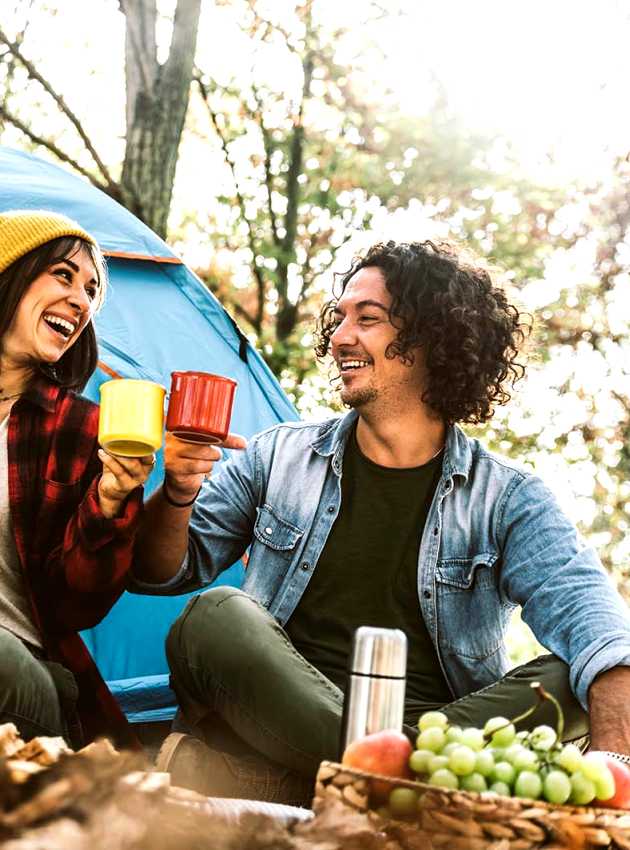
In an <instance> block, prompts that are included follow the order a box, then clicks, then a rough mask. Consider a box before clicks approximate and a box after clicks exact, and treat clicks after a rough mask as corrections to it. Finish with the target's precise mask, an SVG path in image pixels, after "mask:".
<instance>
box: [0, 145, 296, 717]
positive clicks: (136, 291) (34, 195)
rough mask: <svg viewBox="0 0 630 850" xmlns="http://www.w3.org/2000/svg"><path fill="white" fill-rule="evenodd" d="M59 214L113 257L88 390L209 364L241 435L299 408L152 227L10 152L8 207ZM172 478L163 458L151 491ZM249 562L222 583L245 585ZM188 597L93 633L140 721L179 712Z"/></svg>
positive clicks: (104, 669)
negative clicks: (181, 626)
mask: <svg viewBox="0 0 630 850" xmlns="http://www.w3.org/2000/svg"><path fill="white" fill-rule="evenodd" d="M9 209H50V210H55V211H57V212H62V213H65V214H66V215H68V216H70V217H71V218H73V219H75V220H76V221H78V222H79V223H80V224H81V225H82V226H83V227H84V228H85V229H86V230H88V231H89V232H90V233H92V234H93V235H94V236H95V238H96V239H97V240H98V242H99V244H100V246H101V248H102V249H103V251H104V253H105V254H106V255H107V256H108V267H109V275H110V289H109V293H108V296H107V300H106V303H105V306H104V307H103V309H102V311H101V312H100V313H99V315H98V317H97V319H96V331H97V336H98V341H99V354H100V362H99V368H98V370H97V371H96V373H95V374H94V376H93V377H92V379H91V380H90V382H89V384H88V386H87V388H86V391H85V393H86V395H87V396H88V397H90V398H92V399H94V400H95V401H98V396H99V393H98V388H99V386H100V384H101V383H103V381H106V380H109V379H110V378H111V377H117V376H119V377H125V378H147V379H149V380H152V381H157V382H159V383H161V384H163V385H164V386H166V387H167V388H168V386H169V385H170V373H171V372H172V371H174V370H179V369H200V370H204V371H207V372H215V373H218V374H222V375H227V376H229V377H230V378H234V379H235V380H236V381H238V389H237V393H236V399H235V407H234V414H233V417H232V425H231V429H232V430H233V431H236V432H237V433H240V434H243V435H245V436H250V435H251V434H253V433H255V432H256V431H260V430H262V429H263V428H266V427H268V426H269V425H273V424H275V423H276V422H280V421H286V420H289V419H296V418H297V416H296V413H295V410H294V408H293V407H292V406H291V404H290V402H289V401H288V399H287V398H286V396H285V395H284V393H283V392H282V390H281V388H280V386H279V385H278V382H277V381H276V379H275V378H274V376H273V375H272V373H271V372H270V371H269V369H268V367H267V366H266V364H265V363H264V361H263V360H262V358H261V357H260V355H259V354H258V353H257V352H256V351H255V350H254V349H253V348H252V347H251V345H249V343H248V342H247V340H246V339H245V338H244V336H243V335H242V333H241V332H240V330H239V329H238V327H237V326H236V325H235V324H234V322H233V321H232V319H231V318H230V316H229V315H228V314H227V313H226V311H225V310H224V309H223V307H222V306H221V304H220V303H219V302H218V301H217V299H216V298H215V297H214V296H213V295H212V294H211V293H210V292H209V291H208V289H206V287H205V286H204V285H203V284H202V283H201V281H200V280H199V279H198V278H197V277H196V276H195V275H194V274H193V272H192V271H191V270H190V269H188V268H187V267H186V266H185V265H184V264H183V263H182V261H181V260H180V259H179V258H178V257H177V256H176V255H175V254H174V253H173V251H172V250H171V249H170V248H169V247H168V245H167V244H166V243H165V242H163V241H162V240H161V239H160V238H159V237H158V236H156V235H155V234H154V233H153V232H152V231H151V230H150V229H149V228H148V227H146V225H144V224H142V222H140V221H139V220H138V219H137V218H135V216H133V215H132V214H131V213H130V212H128V211H127V210H126V209H124V207H121V206H120V205H119V204H117V203H116V202H115V201H113V200H112V199H111V198H109V197H108V196H107V195H105V194H104V193H103V192H100V191H99V190H98V189H96V188H95V187H94V186H92V185H91V184H89V183H87V182H86V181H84V180H82V179H81V178H79V177H77V176H76V175H75V174H72V173H70V172H68V171H66V170H64V169H62V168H59V167H58V166H55V165H52V164H50V163H49V162H46V161H44V160H42V159H40V158H38V157H36V156H33V155H31V154H27V153H23V152H21V151H15V150H9V149H7V148H0V210H1V211H5V210H9ZM161 477H162V464H161V457H160V456H158V462H157V464H156V470H155V472H154V473H153V474H152V476H151V478H150V479H149V482H148V485H147V488H146V490H147V492H148V493H150V492H151V490H152V489H153V488H155V487H156V486H157V485H158V484H159V482H160V480H161ZM241 579H242V567H241V565H234V566H233V567H231V568H230V570H229V571H228V572H227V573H226V574H224V576H223V577H222V581H223V583H226V582H229V583H232V584H238V583H240V581H241ZM185 602H186V597H148V596H137V595H132V594H125V595H124V596H123V597H122V599H120V601H119V602H118V603H117V604H116V606H115V607H114V608H113V609H112V611H111V612H110V614H109V615H108V616H107V618H106V619H105V620H104V621H103V622H102V623H101V624H99V625H98V626H97V627H96V628H94V629H91V630H90V631H89V632H86V633H85V634H84V639H85V641H86V643H87V645H88V647H89V649H90V651H91V652H92V655H93V656H94V658H95V660H96V662H97V664H98V666H99V668H100V670H101V673H102V675H103V676H104V678H105V679H106V680H107V682H108V684H109V686H110V688H111V690H112V691H113V692H114V694H115V695H116V696H117V698H118V699H119V701H120V703H121V705H122V706H123V709H124V710H125V711H126V713H127V716H128V717H129V719H130V720H131V721H132V722H140V721H154V720H164V719H168V718H169V717H171V716H172V715H173V713H174V703H173V695H172V693H171V692H170V691H169V689H168V681H167V679H168V677H167V670H168V668H167V664H166V659H165V657H164V649H163V647H164V638H165V636H166V633H167V630H168V627H169V625H170V623H171V622H172V621H173V620H174V619H175V617H176V616H177V615H178V613H179V612H180V610H181V609H182V607H183V606H184V604H185Z"/></svg>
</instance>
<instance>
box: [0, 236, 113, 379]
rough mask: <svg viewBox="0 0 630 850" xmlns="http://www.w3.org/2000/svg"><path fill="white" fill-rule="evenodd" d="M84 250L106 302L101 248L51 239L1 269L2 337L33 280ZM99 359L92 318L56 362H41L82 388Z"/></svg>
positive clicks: (79, 241)
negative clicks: (93, 268)
mask: <svg viewBox="0 0 630 850" xmlns="http://www.w3.org/2000/svg"><path fill="white" fill-rule="evenodd" d="M81 250H85V251H86V252H87V253H88V254H89V256H90V258H91V260H92V262H93V263H94V267H95V269H96V274H97V278H98V290H99V292H98V295H97V299H98V305H97V306H100V305H101V304H102V301H103V297H104V292H105V286H106V281H107V276H106V271H105V264H104V262H103V257H102V255H101V252H100V251H99V250H98V248H95V246H94V245H92V244H91V243H90V242H87V241H85V240H84V239H80V238H78V237H76V236H60V237H58V238H57V239H51V240H50V242H46V243H45V244H44V245H41V246H40V247H39V248H34V249H33V250H32V251H29V252H28V254H24V256H23V257H20V258H19V259H17V260H16V261H15V262H14V263H12V264H11V265H10V266H9V268H8V269H5V270H4V271H3V272H0V340H1V339H2V338H3V337H4V335H5V334H6V332H7V330H8V329H9V327H10V326H11V322H12V321H13V317H14V315H15V312H16V310H17V308H18V304H19V303H20V301H21V299H22V296H23V295H24V294H25V292H26V290H27V289H28V288H29V286H30V285H31V283H32V282H33V281H34V280H35V279H36V278H38V277H39V276H40V274H42V273H43V272H45V271H46V269H49V268H50V267H51V266H53V265H55V263H58V262H60V260H65V259H69V258H70V257H73V256H74V255H75V254H77V253H78V252H79V251H81ZM97 362H98V353H97V344H96V334H95V332H94V325H93V323H92V322H89V324H88V325H87V326H86V327H85V328H84V330H83V332H82V333H81V335H80V336H79V338H78V339H77V341H76V342H75V343H74V345H73V346H72V347H71V348H69V349H68V350H67V351H66V352H65V353H64V355H63V356H62V357H61V358H60V359H59V360H58V361H57V362H56V363H54V364H49V363H40V364H39V365H38V368H39V371H40V372H42V373H43V374H44V375H45V376H46V377H47V378H49V379H50V380H52V381H55V382H56V383H57V384H60V385H61V386H62V387H67V388H68V389H72V390H76V391H77V392H80V391H81V390H82V389H83V387H84V386H85V385H86V383H87V382H88V380H89V378H90V375H91V374H92V372H93V371H94V370H95V369H96V364H97Z"/></svg>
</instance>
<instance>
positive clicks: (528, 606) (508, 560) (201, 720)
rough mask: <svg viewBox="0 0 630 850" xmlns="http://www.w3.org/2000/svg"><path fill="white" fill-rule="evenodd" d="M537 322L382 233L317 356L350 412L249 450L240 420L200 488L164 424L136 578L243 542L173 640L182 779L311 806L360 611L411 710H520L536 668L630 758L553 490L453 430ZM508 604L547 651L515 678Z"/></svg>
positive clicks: (172, 764)
mask: <svg viewBox="0 0 630 850" xmlns="http://www.w3.org/2000/svg"><path fill="white" fill-rule="evenodd" d="M524 331H525V326H524V324H523V323H522V322H521V317H520V316H519V313H518V311H517V310H516V308H515V307H513V306H512V305H510V304H509V303H508V301H507V299H506V296H505V294H504V292H503V291H502V290H501V289H500V288H499V287H498V286H496V285H495V284H494V283H493V281H492V280H491V278H490V276H489V274H488V273H487V272H486V271H485V270H484V269H483V268H481V267H480V266H479V265H475V264H471V263H469V262H467V261H466V259H465V258H464V257H463V256H462V255H460V254H459V253H458V252H457V251H456V250H455V249H454V248H453V247H451V246H449V245H435V244H433V243H431V242H424V243H411V244H396V243H393V242H389V243H387V244H379V245H376V246H374V247H373V248H372V249H370V251H368V252H367V254H366V256H365V257H363V258H362V259H359V260H358V261H356V262H355V264H354V265H353V267H352V268H351V269H350V271H349V272H348V273H347V274H346V275H345V276H344V277H343V279H342V291H341V294H340V297H339V298H338V299H336V300H334V301H333V302H332V303H330V304H329V305H327V306H326V308H325V309H324V311H323V314H322V317H321V320H320V338H319V345H318V351H317V353H318V354H319V355H320V356H321V355H325V354H327V353H331V354H332V356H333V358H334V361H335V363H336V366H337V368H338V370H339V374H340V381H341V399H342V401H343V402H344V404H346V405H347V406H349V407H350V408H352V410H351V412H350V413H348V414H347V415H346V416H345V417H344V418H339V419H332V420H329V421H326V422H323V423H319V424H310V423H289V424H284V425H279V426H276V427H274V428H271V429H269V430H268V431H265V432H263V433H262V434H259V435H257V436H256V437H254V438H253V439H252V440H251V441H250V442H249V445H247V447H246V448H245V443H244V441H243V440H241V439H240V438H238V437H235V436H230V437H229V438H228V441H227V442H226V446H227V447H228V448H232V449H244V451H237V452H234V454H233V455H232V456H231V458H230V459H229V460H228V461H227V462H226V463H224V464H222V466H221V467H220V470H219V471H218V473H217V474H216V476H214V477H213V478H212V479H211V480H210V481H209V482H206V483H202V482H203V479H204V476H205V475H207V474H208V473H209V472H210V470H211V468H212V465H213V463H214V462H215V461H216V460H217V459H218V458H219V456H220V453H219V450H218V449H216V448H214V447H201V448H200V447H196V446H191V445H189V444H185V443H180V442H179V441H177V440H176V439H174V438H171V437H169V436H168V435H167V442H166V448H165V464H166V480H165V483H164V486H163V488H162V490H161V491H159V492H158V493H157V494H155V495H154V497H153V498H152V499H151V501H150V502H149V504H148V507H147V512H146V516H145V520H144V528H143V532H142V534H141V536H140V540H139V546H138V557H137V567H136V576H137V578H138V579H139V580H141V582H144V584H141V587H142V588H144V589H145V590H148V591H150V592H156V593H165V592H168V593H177V592H183V591H185V590H190V589H192V588H193V587H199V586H203V585H205V584H208V583H209V582H211V581H213V580H214V579H215V578H216V577H217V576H218V575H219V574H220V573H221V571H222V570H223V569H225V568H226V567H228V566H229V565H230V564H232V563H233V562H234V561H236V560H237V559H238V558H239V557H240V556H241V555H242V554H243V553H244V552H245V550H246V549H247V547H250V552H249V562H248V567H247V572H246V578H245V583H244V586H243V591H238V590H235V589H233V588H216V589H212V590H210V591H207V592H206V593H203V594H201V595H200V596H197V597H196V598H194V599H193V600H192V601H191V602H190V603H189V604H188V606H187V608H186V610H185V611H184V612H183V614H182V615H181V617H180V618H179V620H178V621H177V622H176V623H175V624H174V626H173V628H172V630H171V633H170V635H169V638H168V641H167V654H168V658H169V663H170V666H171V672H172V677H171V679H172V684H173V688H174V690H175V692H176V693H177V696H178V698H179V702H180V706H181V708H182V712H183V715H184V718H185V720H186V722H187V724H188V725H187V728H188V729H189V731H192V732H193V735H194V736H195V737H191V736H186V735H182V734H179V735H175V736H173V735H171V736H169V738H168V739H167V742H166V743H165V746H164V747H163V751H162V755H161V758H160V763H161V766H162V767H163V768H164V767H168V768H169V769H171V770H172V772H173V778H174V781H178V782H186V783H187V784H191V785H194V786H196V787H197V788H198V789H200V790H204V791H205V792H206V793H209V794H225V795H226V796H239V797H248V796H252V797H258V798H259V799H268V800H275V801H280V802H304V801H308V798H309V794H310V791H311V789H312V782H313V778H314V775H315V772H316V769H317V765H318V763H319V762H320V760H322V759H323V758H329V759H334V758H336V757H337V756H338V746H339V730H340V719H341V711H342V702H343V687H344V685H345V666H346V661H347V657H348V653H349V649H350V643H351V639H352V635H353V633H354V630H355V628H356V627H357V626H360V625H373V626H384V627H398V628H402V629H403V630H404V631H405V632H406V634H407V637H408V640H409V663H408V676H407V698H406V711H405V722H406V724H408V725H410V726H411V725H413V724H415V723H417V718H418V715H419V714H420V713H421V712H422V711H423V710H427V709H430V708H436V707H439V706H445V709H444V710H445V711H446V713H447V714H448V716H449V718H450V720H451V721H452V722H454V723H460V724H463V725H475V726H481V725H483V723H484V722H485V720H486V719H488V717H491V716H495V715H504V716H508V717H510V716H514V715H516V714H518V713H520V711H521V710H522V709H523V708H524V707H525V706H528V705H530V704H531V701H532V696H531V691H530V689H529V688H528V687H527V684H528V682H530V681H533V680H541V681H542V682H543V684H545V686H546V687H547V689H548V690H549V691H551V692H552V693H554V694H555V695H556V696H557V697H558V698H560V699H561V700H562V702H563V703H564V705H565V708H566V711H567V724H566V729H567V732H566V737H567V738H573V739H575V738H578V737H580V736H583V735H584V734H586V733H587V732H588V729H589V721H590V735H591V742H592V745H593V746H595V747H596V748H598V749H606V750H617V751H621V752H630V713H629V712H628V710H627V708H626V706H627V705H630V669H629V668H628V667H627V666H626V665H628V664H630V618H629V615H628V612H627V610H626V607H625V605H624V603H623V601H622V600H621V599H620V597H619V596H618V595H617V593H616V591H615V590H614V588H613V587H612V585H611V583H610V581H609V579H608V577H607V575H606V573H605V572H604V570H603V569H602V567H601V566H600V564H599V562H598V560H597V556H596V555H595V553H594V552H593V551H592V550H591V549H588V548H587V547H585V546H584V544H583V543H582V542H581V541H580V539H579V538H578V535H577V532H576V530H575V528H574V526H573V525H572V523H571V522H570V521H569V520H568V519H567V518H566V517H565V516H564V515H563V514H562V512H561V511H560V509H559V507H558V505H557V504H556V502H555V500H554V498H553V496H552V495H551V493H550V492H549V491H548V490H547V489H546V488H545V487H544V485H543V484H542V482H541V481H540V480H539V479H537V478H536V477H535V476H533V475H530V474H529V473H526V472H523V471H521V470H520V469H518V468H517V467H516V466H515V465H513V464H512V463H511V462H510V461H508V460H505V459H502V458H499V457H496V456H494V455H492V454H490V453H489V452H487V451H486V450H485V449H484V448H483V446H482V445H481V444H480V443H479V442H478V441H477V440H474V439H470V438H468V437H467V436H465V434H464V433H463V431H462V430H461V429H460V428H459V427H458V426H457V425H456V424H455V423H457V422H469V423H475V422H483V421H486V420H487V419H489V418H490V417H491V415H492V413H493V408H494V406H495V405H496V404H502V403H504V402H505V401H507V400H508V399H509V394H508V391H507V389H508V386H509V384H510V383H512V382H513V381H514V380H515V379H516V378H518V377H520V376H521V375H522V373H523V367H522V366H521V365H520V364H519V362H518V360H517V357H518V347H519V344H520V343H521V341H522V340H523V338H524ZM200 488H201V490H200ZM199 491H200V492H199ZM515 605H521V606H522V608H523V617H524V619H525V621H526V622H527V623H529V625H530V626H531V627H532V629H533V630H534V633H535V634H536V636H537V637H538V639H539V640H540V641H541V643H542V644H543V645H544V646H546V647H547V648H548V649H549V650H550V652H551V653H553V655H547V656H543V657H542V658H541V659H537V660H535V661H534V662H532V663H531V664H529V665H525V666H524V667H522V668H519V669H518V670H515V671H512V672H511V673H508V672H507V671H508V660H507V655H506V652H505V647H504V642H503V641H504V635H505V630H506V627H507V624H508V621H509V617H510V614H511V611H512V609H513V608H514V606H515ZM586 711H589V712H590V717H587V714H586ZM545 721H546V722H553V719H552V717H551V716H550V715H547V716H546V717H545V716H544V712H543V713H542V714H538V715H536V716H535V717H534V720H533V723H534V724H537V723H540V722H545ZM202 739H203V741H202ZM204 742H205V743H204Z"/></svg>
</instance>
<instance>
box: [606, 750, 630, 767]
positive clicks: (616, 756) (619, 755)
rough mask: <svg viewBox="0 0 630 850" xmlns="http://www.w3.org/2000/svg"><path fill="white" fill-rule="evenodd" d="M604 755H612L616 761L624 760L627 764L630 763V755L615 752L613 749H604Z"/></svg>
mask: <svg viewBox="0 0 630 850" xmlns="http://www.w3.org/2000/svg"><path fill="white" fill-rule="evenodd" d="M602 755H605V756H610V757H611V758H613V759H615V760H616V761H622V762H624V763H625V764H630V756H627V755H624V754H622V753H613V752H612V751H611V750H602Z"/></svg>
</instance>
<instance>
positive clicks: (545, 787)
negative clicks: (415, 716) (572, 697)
mask: <svg viewBox="0 0 630 850" xmlns="http://www.w3.org/2000/svg"><path fill="white" fill-rule="evenodd" d="M532 687H533V688H534V689H535V690H536V693H537V695H538V700H539V702H537V703H536V705H534V706H533V708H532V709H530V710H529V711H527V712H525V713H524V714H522V715H520V716H519V717H516V718H514V719H512V720H509V719H508V718H505V717H493V718H491V719H490V720H488V721H487V722H486V724H485V726H484V727H483V729H476V728H473V727H469V728H464V729H462V728H460V727H459V726H454V725H450V724H449V722H448V718H447V716H446V715H445V714H444V713H443V712H441V711H427V712H425V713H424V714H423V715H422V716H421V717H420V719H419V722H418V737H417V740H416V749H415V750H414V751H413V752H412V754H411V756H410V758H409V767H410V768H411V770H412V771H413V773H414V774H416V776H417V778H418V779H419V780H420V781H422V782H425V783H428V784H429V785H435V786H438V787H442V788H447V789H451V790H456V789H461V790H464V791H472V792H477V793H481V792H490V793H494V794H500V795H503V796H512V797H522V798H526V799H531V800H538V799H542V800H546V801H547V802H549V803H555V804H564V803H571V804H575V805H579V806H583V805H586V804H588V803H591V802H593V801H603V800H608V799H609V798H611V797H612V795H613V794H614V793H615V781H614V777H613V774H612V772H611V770H610V769H609V768H608V767H607V765H606V763H605V762H604V760H603V759H602V758H601V757H600V756H599V755H598V754H596V753H591V754H587V755H583V754H582V753H581V751H580V749H579V748H578V747H577V746H576V745H575V744H562V734H563V726H564V718H563V716H562V709H561V707H560V705H559V703H558V702H557V700H555V699H554V697H552V696H551V695H550V694H548V693H547V692H546V691H545V690H544V689H543V688H542V687H541V686H540V685H539V684H538V683H535V684H534V685H533V686H532ZM543 700H551V701H552V702H553V703H554V705H555V706H556V711H557V714H558V723H557V728H556V729H553V728H552V727H551V726H547V725H540V726H536V727H534V728H533V729H532V730H531V731H520V732H517V729H516V724H517V723H518V722H519V721H521V720H523V719H525V717H528V716H530V715H531V714H532V713H533V712H534V711H535V710H536V708H537V707H538V705H540V704H541V703H542V701H543ZM417 802H418V794H417V792H415V791H413V790H411V789H402V788H396V789H394V790H393V791H392V792H391V794H390V798H389V809H390V812H391V813H392V815H394V816H395V817H408V816H410V815H412V814H413V813H414V812H415V811H416V810H417Z"/></svg>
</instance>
